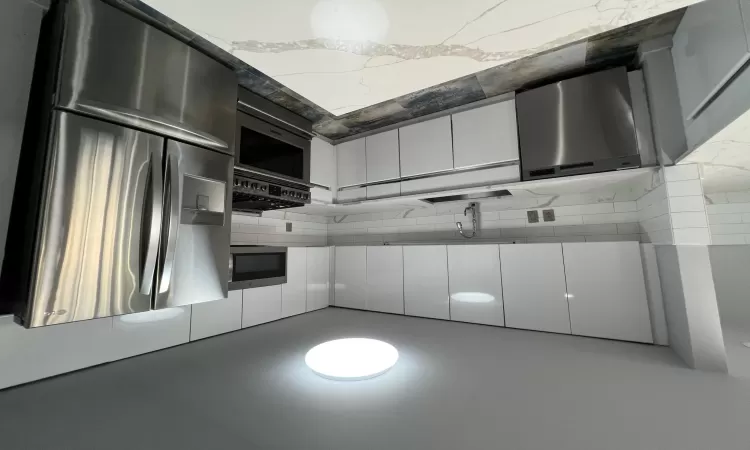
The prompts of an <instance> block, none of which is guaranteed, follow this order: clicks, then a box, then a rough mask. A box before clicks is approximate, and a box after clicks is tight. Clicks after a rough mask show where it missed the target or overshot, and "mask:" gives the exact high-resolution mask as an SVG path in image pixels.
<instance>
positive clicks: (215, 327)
mask: <svg viewBox="0 0 750 450" xmlns="http://www.w3.org/2000/svg"><path fill="white" fill-rule="evenodd" d="M192 310H193V312H192V314H191V315H190V316H191V317H190V340H191V341H195V340H197V339H203V338H207V337H211V336H216V335H218V334H222V333H229V332H230V331H235V330H239V329H240V328H241V327H242V290H241V289H238V290H235V291H229V297H228V298H225V299H222V300H216V301H213V302H205V303H196V304H195V305H193V306H192Z"/></svg>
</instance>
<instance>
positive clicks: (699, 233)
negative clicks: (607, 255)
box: [637, 164, 711, 245]
mask: <svg viewBox="0 0 750 450" xmlns="http://www.w3.org/2000/svg"><path fill="white" fill-rule="evenodd" d="M637 204H638V214H639V221H640V226H641V233H642V242H646V243H654V244H683V245H686V244H687V245H708V244H710V243H711V235H710V233H709V230H708V217H707V214H706V206H705V202H704V199H703V186H702V182H701V179H700V174H699V171H698V166H697V164H686V165H679V166H670V167H665V168H664V169H662V170H661V171H659V173H657V175H656V176H654V179H653V181H652V187H651V190H650V192H648V193H647V194H646V195H644V196H643V197H641V198H640V199H638V201H637Z"/></svg>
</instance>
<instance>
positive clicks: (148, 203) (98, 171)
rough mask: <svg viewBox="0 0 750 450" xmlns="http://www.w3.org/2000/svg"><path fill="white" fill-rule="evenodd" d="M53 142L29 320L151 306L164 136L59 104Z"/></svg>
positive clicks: (33, 323)
mask: <svg viewBox="0 0 750 450" xmlns="http://www.w3.org/2000/svg"><path fill="white" fill-rule="evenodd" d="M51 145H52V148H51V149H50V151H49V155H50V157H49V160H48V162H47V164H48V165H47V177H46V179H45V187H44V192H45V195H44V199H43V201H44V205H43V207H42V210H41V211H42V213H41V217H40V220H39V222H38V223H39V225H38V229H37V236H38V240H37V242H38V244H37V249H36V252H37V253H36V263H37V264H35V265H34V269H33V270H32V272H31V276H30V284H29V286H30V290H29V291H30V301H29V302H28V306H27V311H26V315H25V317H22V321H23V323H24V325H25V326H27V327H38V326H44V325H53V324H58V323H66V322H73V321H78V320H86V319H94V318H97V317H106V316H112V315H117V314H127V313H133V312H139V311H148V310H149V308H150V306H151V296H152V292H153V287H154V286H152V283H153V280H154V273H155V265H156V262H157V255H158V242H159V235H160V226H161V214H162V207H161V199H162V173H161V166H162V162H161V158H162V153H163V148H164V139H162V138H160V137H158V136H153V135H150V134H147V133H143V132H140V131H135V130H131V129H128V128H123V127H120V126H117V125H113V124H110V123H106V122H100V121H97V120H93V119H89V118H86V117H80V116H76V115H74V114H70V113H65V112H56V113H55V116H54V125H53V138H52V143H51Z"/></svg>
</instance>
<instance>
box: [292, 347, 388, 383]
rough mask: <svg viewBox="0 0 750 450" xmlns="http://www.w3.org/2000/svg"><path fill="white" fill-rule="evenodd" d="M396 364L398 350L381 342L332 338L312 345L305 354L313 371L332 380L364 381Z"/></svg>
mask: <svg viewBox="0 0 750 450" xmlns="http://www.w3.org/2000/svg"><path fill="white" fill-rule="evenodd" d="M396 361H398V350H396V347H394V346H392V345H391V344H388V343H386V342H383V341H378V340H375V339H366V338H348V339H336V340H334V341H328V342H324V343H322V344H319V345H316V346H315V347H313V348H312V349H310V351H309V352H307V354H306V355H305V363H306V364H307V366H308V367H309V368H310V369H312V371H313V372H315V373H316V374H318V375H320V376H321V377H324V378H330V379H332V380H366V379H368V378H374V377H377V376H378V375H382V374H384V373H385V372H387V371H388V369H390V368H391V367H393V365H394V364H396Z"/></svg>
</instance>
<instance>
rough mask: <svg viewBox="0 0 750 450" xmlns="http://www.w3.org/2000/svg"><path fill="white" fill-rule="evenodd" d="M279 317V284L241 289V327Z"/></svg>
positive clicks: (270, 320)
mask: <svg viewBox="0 0 750 450" xmlns="http://www.w3.org/2000/svg"><path fill="white" fill-rule="evenodd" d="M278 319H281V285H276V286H264V287H257V288H250V289H243V290H242V328H247V327H251V326H253V325H260V324H261V323H266V322H272V321H274V320H278Z"/></svg>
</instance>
